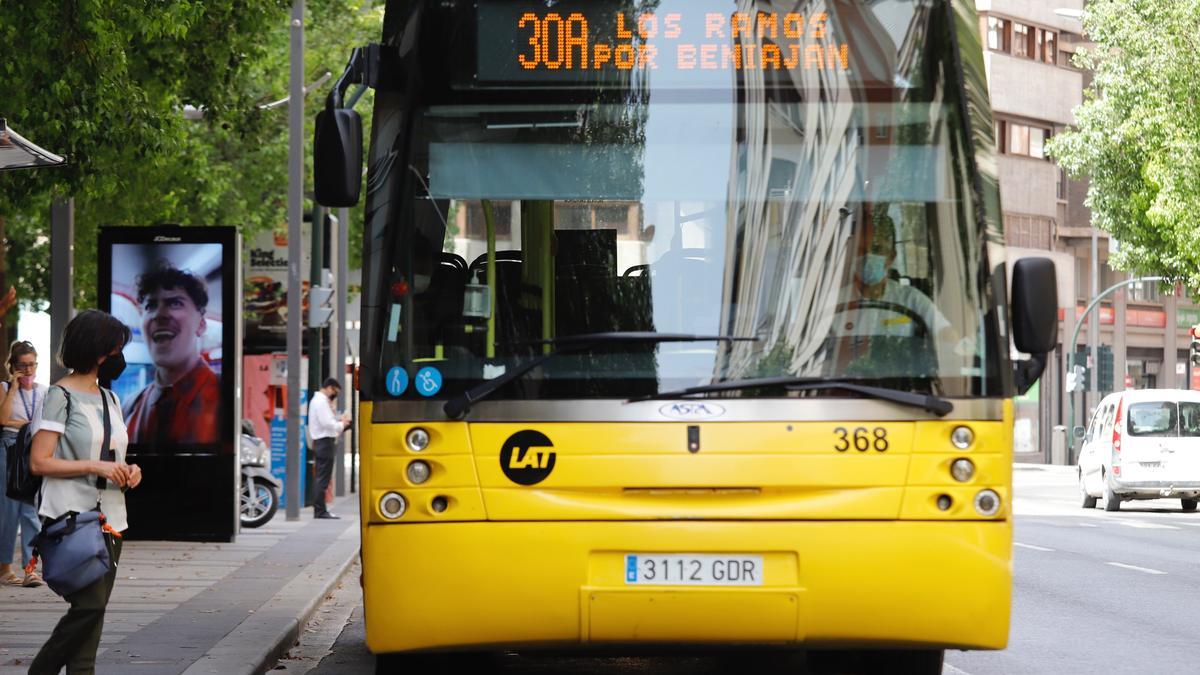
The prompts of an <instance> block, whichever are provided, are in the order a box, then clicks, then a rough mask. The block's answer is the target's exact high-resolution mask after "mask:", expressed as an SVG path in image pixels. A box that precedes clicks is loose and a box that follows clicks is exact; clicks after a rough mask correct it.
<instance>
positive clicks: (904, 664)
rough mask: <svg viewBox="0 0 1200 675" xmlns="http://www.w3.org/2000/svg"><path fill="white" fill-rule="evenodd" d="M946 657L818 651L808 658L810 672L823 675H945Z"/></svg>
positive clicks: (930, 652)
mask: <svg viewBox="0 0 1200 675" xmlns="http://www.w3.org/2000/svg"><path fill="white" fill-rule="evenodd" d="M944 657H945V652H944V651H943V650H941V649H868V650H858V651H846V650H840V649H837V650H828V651H826V650H818V651H812V652H809V653H808V654H807V662H808V671H807V672H809V673H813V674H822V675H824V674H830V675H832V674H833V673H837V674H838V675H844V674H850V673H852V674H854V675H874V674H876V673H897V674H903V675H936V674H937V673H941V672H942V661H943V659H944Z"/></svg>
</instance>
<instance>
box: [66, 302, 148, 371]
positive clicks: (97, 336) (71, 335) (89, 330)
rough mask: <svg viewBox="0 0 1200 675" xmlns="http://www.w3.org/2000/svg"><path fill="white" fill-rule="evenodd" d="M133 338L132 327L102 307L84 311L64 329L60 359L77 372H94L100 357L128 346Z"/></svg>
mask: <svg viewBox="0 0 1200 675" xmlns="http://www.w3.org/2000/svg"><path fill="white" fill-rule="evenodd" d="M132 337H133V334H132V333H131V332H130V331H129V326H126V325H125V324H123V323H121V322H120V321H117V319H116V317H114V316H113V315H112V314H109V313H108V312H101V311H100V310H98V309H88V310H84V311H82V312H80V313H79V314H78V315H76V317H75V318H74V319H71V321H70V322H68V323H67V327H66V328H64V329H63V334H62V348H61V349H60V350H59V352H58V361H59V363H61V364H62V365H63V367H64V368H70V369H71V370H73V371H75V372H77V373H90V372H92V370H94V369H95V368H96V364H97V363H99V362H100V357H102V356H108V355H109V354H111V353H113V352H114V351H115V350H118V349H124V348H125V345H127V344H129V340H130V339H131V338H132Z"/></svg>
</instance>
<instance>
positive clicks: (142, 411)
mask: <svg viewBox="0 0 1200 675" xmlns="http://www.w3.org/2000/svg"><path fill="white" fill-rule="evenodd" d="M137 300H138V305H139V306H141V308H142V339H143V340H145V342H146V348H147V349H148V350H149V352H150V359H151V360H152V361H153V362H154V366H155V369H154V381H153V382H151V383H150V384H149V385H148V386H147V387H146V388H145V389H143V390H142V391H141V393H139V394H138V395H137V396H136V397H134V398H133V399H132V400H131V401H130V403H129V404H128V405H127V406H126V409H125V421H126V423H127V424H128V426H129V442H130V443H144V444H148V445H151V446H162V447H170V446H178V445H202V444H207V443H216V442H218V441H219V440H220V433H219V430H218V428H217V427H218V418H219V410H220V401H221V398H220V397H221V391H220V386H219V383H220V378H219V377H218V376H217V374H216V373H214V372H213V370H212V368H209V367H208V364H207V363H205V362H204V359H203V358H201V356H200V336H202V335H203V334H204V329H205V327H206V326H207V323H206V321H205V319H204V311H205V309H206V308H207V307H208V289H207V287H206V286H205V284H204V281H203V280H202V279H200V278H199V277H197V276H195V275H193V274H189V273H188V272H184V271H182V270H179V269H176V268H175V267H173V266H171V265H170V264H169V263H161V264H160V265H159V266H158V267H156V268H155V269H153V270H152V271H150V272H147V273H146V274H143V275H142V276H140V277H138V281H137Z"/></svg>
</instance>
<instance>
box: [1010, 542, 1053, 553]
mask: <svg viewBox="0 0 1200 675" xmlns="http://www.w3.org/2000/svg"><path fill="white" fill-rule="evenodd" d="M1013 546H1020V547H1021V548H1027V549H1030V550H1033V551H1045V552H1047V553H1053V552H1054V549H1052V548H1046V547H1045V546H1034V545H1033V544H1022V543H1021V542H1019V541H1014V542H1013Z"/></svg>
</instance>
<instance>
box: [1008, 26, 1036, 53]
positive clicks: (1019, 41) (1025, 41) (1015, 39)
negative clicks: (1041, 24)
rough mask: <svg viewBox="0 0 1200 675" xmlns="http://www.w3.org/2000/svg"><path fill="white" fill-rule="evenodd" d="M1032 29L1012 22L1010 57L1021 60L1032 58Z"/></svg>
mask: <svg viewBox="0 0 1200 675" xmlns="http://www.w3.org/2000/svg"><path fill="white" fill-rule="evenodd" d="M1032 39H1033V28H1032V27H1030V26H1026V25H1025V24H1023V23H1017V22H1015V21H1014V22H1013V25H1012V55H1013V56H1017V57H1020V58H1023V59H1032V58H1034V50H1033V44H1032V43H1031V42H1030V41H1031V40H1032Z"/></svg>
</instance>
